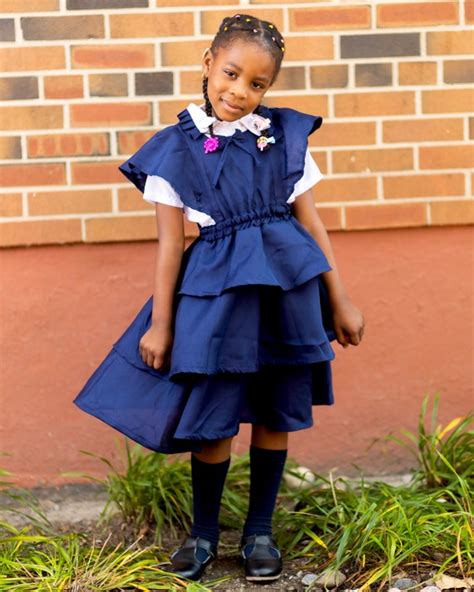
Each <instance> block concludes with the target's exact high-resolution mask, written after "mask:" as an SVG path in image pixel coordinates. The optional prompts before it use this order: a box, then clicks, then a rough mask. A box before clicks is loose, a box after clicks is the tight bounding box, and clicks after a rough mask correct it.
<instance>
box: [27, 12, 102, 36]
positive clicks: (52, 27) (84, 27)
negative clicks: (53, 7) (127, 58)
mask: <svg viewBox="0 0 474 592" xmlns="http://www.w3.org/2000/svg"><path fill="white" fill-rule="evenodd" d="M20 24H21V29H22V32H23V39H25V40H28V41H31V40H45V39H47V40H59V39H68V40H69V39H92V38H95V39H97V38H102V37H104V17H103V16H102V15H100V14H88V15H84V14H83V15H80V16H76V15H67V16H32V17H22V18H21V19H20Z"/></svg>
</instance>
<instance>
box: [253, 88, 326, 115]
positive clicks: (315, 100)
mask: <svg viewBox="0 0 474 592" xmlns="http://www.w3.org/2000/svg"><path fill="white" fill-rule="evenodd" d="M264 104H265V105H268V106H269V107H290V108H291V109H299V110H300V111H303V112H304V113H313V114H314V115H321V116H322V117H327V116H328V114H329V96H328V95H325V94H322V93H318V94H316V95H293V96H291V95H287V96H281V97H279V96H272V97H269V96H266V97H265V100H264Z"/></svg>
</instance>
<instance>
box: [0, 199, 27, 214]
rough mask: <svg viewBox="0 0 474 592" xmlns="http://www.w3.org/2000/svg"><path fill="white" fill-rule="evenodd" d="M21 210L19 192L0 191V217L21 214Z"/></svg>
mask: <svg viewBox="0 0 474 592" xmlns="http://www.w3.org/2000/svg"><path fill="white" fill-rule="evenodd" d="M22 211H23V206H22V200H21V193H0V217H1V218H7V217H8V216H21V215H22Z"/></svg>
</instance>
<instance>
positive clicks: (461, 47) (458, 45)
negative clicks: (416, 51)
mask: <svg viewBox="0 0 474 592" xmlns="http://www.w3.org/2000/svg"><path fill="white" fill-rule="evenodd" d="M473 50H474V34H473V32H472V31H431V32H428V33H427V34H426V51H427V53H428V55H454V54H463V53H466V54H472V53H473Z"/></svg>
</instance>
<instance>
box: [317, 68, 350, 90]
mask: <svg viewBox="0 0 474 592" xmlns="http://www.w3.org/2000/svg"><path fill="white" fill-rule="evenodd" d="M310 76H311V87H312V88H342V87H344V86H347V82H348V67H347V65H346V64H337V65H334V66H313V67H312V68H310Z"/></svg>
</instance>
